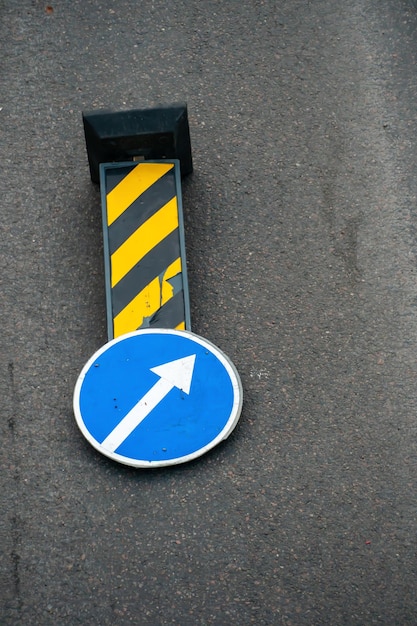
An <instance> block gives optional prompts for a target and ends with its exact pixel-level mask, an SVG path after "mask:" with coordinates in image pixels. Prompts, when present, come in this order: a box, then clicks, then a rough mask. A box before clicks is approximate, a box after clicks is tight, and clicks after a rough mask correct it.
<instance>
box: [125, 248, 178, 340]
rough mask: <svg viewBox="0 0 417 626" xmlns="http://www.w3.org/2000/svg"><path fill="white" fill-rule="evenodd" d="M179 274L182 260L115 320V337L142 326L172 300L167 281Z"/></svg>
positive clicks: (136, 297) (173, 264)
mask: <svg viewBox="0 0 417 626" xmlns="http://www.w3.org/2000/svg"><path fill="white" fill-rule="evenodd" d="M179 272H181V259H180V258H178V259H176V260H175V261H174V262H173V263H171V265H169V266H168V267H167V269H166V270H165V272H164V274H163V275H162V277H159V276H157V277H156V278H154V279H153V280H152V281H151V282H150V283H149V285H146V287H144V288H143V289H142V291H140V292H139V293H138V294H137V295H136V296H135V297H134V298H133V299H132V300H131V302H129V304H128V305H127V306H125V308H124V309H123V310H122V311H120V313H119V314H118V315H116V317H115V318H114V320H113V325H114V328H113V335H114V337H120V335H124V334H125V333H130V332H131V331H133V330H136V329H137V328H139V327H140V326H142V324H143V320H144V319H145V317H150V316H151V315H153V314H154V313H156V311H158V310H159V309H160V308H161V306H162V305H164V304H165V303H166V302H167V301H168V300H169V299H170V298H172V295H173V288H172V285H170V284H169V282H167V281H168V280H169V279H170V278H172V277H173V276H175V275H176V274H178V273H179ZM180 325H181V324H180Z"/></svg>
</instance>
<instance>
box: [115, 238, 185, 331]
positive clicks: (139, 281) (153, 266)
mask: <svg viewBox="0 0 417 626" xmlns="http://www.w3.org/2000/svg"><path fill="white" fill-rule="evenodd" d="M179 256H180V241H179V232H178V229H177V228H176V229H175V230H173V231H172V233H170V234H169V235H168V237H165V239H163V240H162V241H161V242H160V243H159V244H158V245H157V246H155V248H152V250H151V251H150V252H148V254H146V255H145V256H144V257H143V259H141V260H140V261H139V263H136V265H134V266H133V267H132V269H131V270H130V271H129V272H128V273H127V274H126V276H124V277H123V278H122V279H121V280H120V281H119V282H118V283H117V285H115V286H114V287H113V289H112V303H113V318H115V317H116V315H118V314H119V313H120V311H123V309H124V308H125V306H127V305H128V304H129V302H131V300H133V298H135V296H137V295H138V293H140V292H141V291H142V289H144V287H146V285H149V283H150V282H151V281H152V280H153V279H154V278H156V277H157V276H160V275H161V274H162V272H163V271H164V270H166V269H167V267H169V265H171V263H173V262H174V261H175V260H176V259H178V257H179Z"/></svg>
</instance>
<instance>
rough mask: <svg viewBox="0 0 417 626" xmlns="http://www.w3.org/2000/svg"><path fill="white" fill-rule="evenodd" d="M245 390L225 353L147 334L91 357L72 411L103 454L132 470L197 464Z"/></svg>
mask: <svg viewBox="0 0 417 626" xmlns="http://www.w3.org/2000/svg"><path fill="white" fill-rule="evenodd" d="M241 410H242V385H241V382H240V378H239V374H238V373H237V371H236V368H235V367H234V365H233V364H232V363H231V361H230V360H229V359H228V358H227V357H226V355H225V354H224V353H223V352H221V351H220V350H219V349H218V348H216V347H215V346H214V345H213V344H212V343H211V342H209V341H207V340H206V339H203V338H202V337H199V336H198V335H195V334H194V333H191V332H188V331H177V330H168V329H162V328H159V329H144V330H138V331H136V332H133V333H129V334H127V335H122V336H121V337H118V338H117V339H114V340H113V341H110V342H109V343H107V344H106V345H105V346H103V347H102V348H101V349H100V350H98V352H96V353H95V354H94V355H93V356H92V357H91V359H90V360H89V361H88V362H87V363H86V365H85V366H84V368H83V370H82V371H81V373H80V375H79V377H78V380H77V383H76V386H75V390H74V414H75V418H76V420H77V424H78V426H79V428H80V430H81V432H82V433H83V435H84V436H85V438H86V439H87V440H88V441H89V442H90V443H91V445H92V446H94V448H96V449H97V450H98V451H99V452H101V453H102V454H104V455H106V456H108V457H110V458H111V459H113V460H115V461H119V462H120V463H124V464H126V465H131V466H133V467H161V466H166V465H176V464H178V463H184V462H186V461H191V460H192V459H195V458H197V457H199V456H201V455H202V454H204V453H205V452H207V451H208V450H210V449H211V448H213V447H214V446H216V445H217V444H218V443H220V442H221V441H223V440H224V439H226V438H227V437H228V436H229V435H230V433H231V432H232V430H233V429H234V427H235V426H236V424H237V421H238V419H239V417H240V413H241Z"/></svg>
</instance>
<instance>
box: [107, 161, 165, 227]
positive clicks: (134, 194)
mask: <svg viewBox="0 0 417 626" xmlns="http://www.w3.org/2000/svg"><path fill="white" fill-rule="evenodd" d="M173 167H174V164H173V163H139V165H137V166H136V167H134V168H133V170H132V171H131V172H129V174H128V175H127V176H125V177H124V179H123V180H122V181H121V182H120V183H119V184H118V185H116V187H115V188H114V189H112V190H111V191H110V193H108V194H107V224H108V225H109V226H110V224H112V223H113V222H114V221H115V220H116V219H117V218H118V217H119V216H120V215H121V214H122V213H123V211H125V210H126V209H127V207H128V206H130V205H131V204H132V202H134V201H135V200H136V198H139V196H140V195H141V194H142V193H143V192H144V191H146V190H147V189H148V188H149V187H151V186H152V185H153V184H154V183H156V181H157V180H159V179H160V178H161V177H162V176H163V175H164V174H166V173H167V172H169V170H172V168H173Z"/></svg>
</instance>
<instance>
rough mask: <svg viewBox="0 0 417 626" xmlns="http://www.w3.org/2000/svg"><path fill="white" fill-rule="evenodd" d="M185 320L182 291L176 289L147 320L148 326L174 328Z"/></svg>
mask: <svg viewBox="0 0 417 626" xmlns="http://www.w3.org/2000/svg"><path fill="white" fill-rule="evenodd" d="M184 321H185V307H184V292H183V290H182V289H181V291H178V292H177V293H176V294H175V296H172V298H170V299H169V300H168V301H167V302H165V304H164V305H163V306H162V307H161V308H160V309H158V311H156V312H155V313H154V314H153V315H152V317H151V319H150V320H149V327H150V328H176V327H177V326H178V324H181V322H184Z"/></svg>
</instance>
